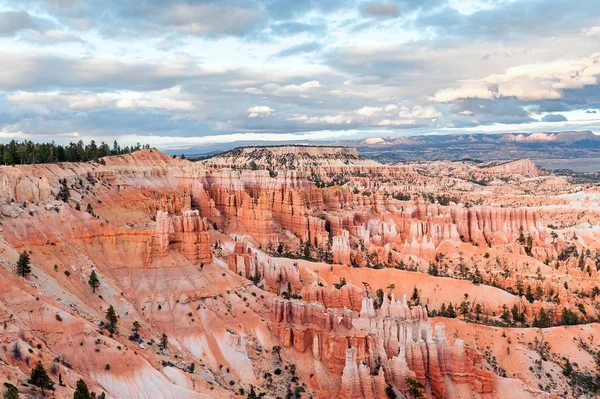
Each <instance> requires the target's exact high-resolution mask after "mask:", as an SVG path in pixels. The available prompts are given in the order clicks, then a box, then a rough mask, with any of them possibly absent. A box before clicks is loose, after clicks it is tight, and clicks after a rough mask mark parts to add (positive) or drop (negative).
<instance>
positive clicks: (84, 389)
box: [73, 380, 92, 399]
mask: <svg viewBox="0 0 600 399" xmlns="http://www.w3.org/2000/svg"><path fill="white" fill-rule="evenodd" d="M91 398H92V395H91V394H90V390H89V389H88V386H87V384H86V383H85V381H83V380H79V381H77V388H76V389H75V393H74V394H73V399H91Z"/></svg>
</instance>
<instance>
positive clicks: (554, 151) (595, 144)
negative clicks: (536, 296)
mask: <svg viewBox="0 0 600 399" xmlns="http://www.w3.org/2000/svg"><path fill="white" fill-rule="evenodd" d="M268 144H270V145H284V144H310V145H317V144H318V145H341V146H347V147H354V148H356V149H357V150H358V151H359V152H360V154H361V155H364V156H366V157H368V158H372V159H375V160H377V161H379V162H384V163H394V162H401V161H428V160H438V159H443V160H460V159H478V160H482V161H493V160H494V161H495V160H513V159H523V158H529V159H531V160H533V161H534V162H535V163H536V164H537V165H538V166H541V167H545V168H550V169H573V170H576V171H582V172H586V171H600V136H599V135H596V134H594V133H592V132H591V131H582V132H574V131H569V132H550V133H548V132H539V133H503V134H449V135H421V136H388V137H376V138H367V139H363V140H341V141H335V142H333V141H327V142H325V141H323V142H314V141H313V142H308V141H295V142H269V143H268ZM252 145H256V142H234V143H223V144H210V145H206V146H199V147H192V148H187V149H185V150H182V149H176V150H165V151H164V152H165V153H167V154H170V155H173V154H177V155H179V154H181V153H184V154H186V155H187V156H202V155H210V154H216V153H219V152H222V151H226V150H230V149H232V148H235V147H241V146H252Z"/></svg>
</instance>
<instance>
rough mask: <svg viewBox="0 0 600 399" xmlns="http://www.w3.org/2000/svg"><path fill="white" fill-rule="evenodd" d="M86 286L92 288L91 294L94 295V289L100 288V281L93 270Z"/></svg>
mask: <svg viewBox="0 0 600 399" xmlns="http://www.w3.org/2000/svg"><path fill="white" fill-rule="evenodd" d="M88 284H89V285H90V287H92V292H93V293H94V294H95V293H96V288H98V287H100V280H98V276H97V275H96V271H95V270H92V273H91V274H90V279H89V281H88Z"/></svg>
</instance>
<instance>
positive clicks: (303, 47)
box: [275, 42, 323, 57]
mask: <svg viewBox="0 0 600 399" xmlns="http://www.w3.org/2000/svg"><path fill="white" fill-rule="evenodd" d="M322 47H323V45H321V44H320V43H318V42H306V43H300V44H297V45H295V46H291V47H288V48H286V49H284V50H281V51H280V52H278V53H277V54H275V56H276V57H289V56H291V55H298V54H306V53H312V52H314V51H317V50H319V49H321V48H322Z"/></svg>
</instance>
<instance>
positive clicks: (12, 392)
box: [4, 382, 19, 399]
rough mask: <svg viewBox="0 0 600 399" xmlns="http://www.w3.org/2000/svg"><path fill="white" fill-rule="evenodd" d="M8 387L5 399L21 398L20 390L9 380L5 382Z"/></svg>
mask: <svg viewBox="0 0 600 399" xmlns="http://www.w3.org/2000/svg"><path fill="white" fill-rule="evenodd" d="M4 386H5V387H6V393H5V394H4V398H5V399H19V390H18V389H17V387H16V386H14V385H13V384H9V383H8V382H5V383H4Z"/></svg>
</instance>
